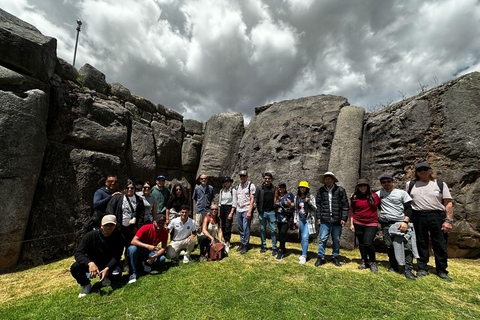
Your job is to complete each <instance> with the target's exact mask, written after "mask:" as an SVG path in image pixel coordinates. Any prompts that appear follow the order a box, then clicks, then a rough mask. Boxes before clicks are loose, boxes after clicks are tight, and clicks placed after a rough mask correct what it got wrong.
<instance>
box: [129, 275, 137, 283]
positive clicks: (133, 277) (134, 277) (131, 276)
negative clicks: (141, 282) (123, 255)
mask: <svg viewBox="0 0 480 320" xmlns="http://www.w3.org/2000/svg"><path fill="white" fill-rule="evenodd" d="M136 281H137V275H136V274H135V273H132V274H131V275H130V277H129V278H128V283H134V282H136Z"/></svg>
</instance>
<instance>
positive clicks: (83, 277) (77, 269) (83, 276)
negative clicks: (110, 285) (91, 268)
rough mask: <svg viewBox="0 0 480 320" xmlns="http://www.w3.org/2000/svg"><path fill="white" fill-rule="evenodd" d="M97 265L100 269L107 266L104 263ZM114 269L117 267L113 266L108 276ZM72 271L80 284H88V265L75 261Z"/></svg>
mask: <svg viewBox="0 0 480 320" xmlns="http://www.w3.org/2000/svg"><path fill="white" fill-rule="evenodd" d="M95 264H96V263H95ZM97 267H98V270H100V271H102V270H103V269H105V267H106V266H105V265H102V264H97ZM113 269H115V268H112V269H109V270H108V276H110V275H111V273H112V271H113ZM70 273H71V274H72V276H73V277H74V278H75V280H77V282H78V284H79V285H81V286H86V285H88V284H89V283H90V279H88V278H87V273H88V265H85V264H80V263H78V262H75V263H74V264H72V266H71V267H70Z"/></svg>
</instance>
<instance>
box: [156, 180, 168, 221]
mask: <svg viewBox="0 0 480 320" xmlns="http://www.w3.org/2000/svg"><path fill="white" fill-rule="evenodd" d="M165 180H166V179H165V176H162V175H159V176H158V177H157V185H156V186H154V187H153V188H152V195H153V196H154V197H155V198H156V199H157V212H156V214H157V215H160V214H165V212H166V210H167V207H166V206H167V201H168V198H169V197H170V191H169V190H168V188H166V187H165Z"/></svg>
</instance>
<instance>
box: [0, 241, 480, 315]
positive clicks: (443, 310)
mask: <svg viewBox="0 0 480 320" xmlns="http://www.w3.org/2000/svg"><path fill="white" fill-rule="evenodd" d="M234 240H238V236H237V237H235V238H234ZM252 242H253V243H254V244H255V243H256V244H257V246H256V247H255V248H254V249H253V250H251V251H249V252H248V253H247V254H246V255H244V256H242V255H240V254H238V253H237V252H232V253H231V255H230V257H228V258H226V259H224V260H223V261H221V262H194V263H190V264H186V265H184V264H182V263H180V266H179V267H177V268H170V269H167V268H165V269H163V270H159V271H154V272H152V274H150V275H146V276H142V277H140V278H138V280H137V282H136V283H134V284H130V285H126V284H125V283H126V277H125V276H124V278H123V281H122V283H117V284H114V288H110V287H108V288H100V286H99V284H98V283H97V284H96V285H95V283H96V281H94V282H93V283H92V284H94V286H93V287H94V289H93V292H92V294H90V295H87V296H86V297H84V298H82V299H78V298H77V295H78V293H79V291H80V286H78V285H77V284H76V282H75V280H74V279H73V278H72V277H71V276H70V275H69V273H68V267H69V265H70V264H71V263H72V262H73V259H72V258H69V259H65V260H61V261H58V262H54V263H51V264H49V265H45V266H39V267H35V268H30V269H25V270H20V271H17V272H14V273H9V274H3V275H1V276H0V286H1V288H3V290H1V291H2V292H0V301H1V302H2V303H1V306H0V319H154V318H155V319H292V318H293V319H298V318H306V319H312V318H328V319H331V318H337V319H362V318H364V319H469V318H470V319H474V318H477V319H478V318H480V266H479V263H478V262H479V261H478V260H464V259H450V260H449V263H450V265H449V270H450V272H451V276H452V277H453V278H454V282H453V283H448V282H445V281H444V280H441V279H440V278H438V277H436V276H435V275H433V274H432V275H430V276H428V277H426V278H421V279H418V280H417V281H409V280H406V279H405V278H404V277H403V276H402V275H399V274H392V273H387V272H386V268H385V267H386V260H387V258H386V255H384V254H378V260H379V261H380V262H381V263H383V266H380V272H379V273H377V274H373V273H372V272H370V271H368V270H357V266H358V261H359V254H358V252H357V251H341V254H342V260H344V261H346V262H347V263H346V264H345V265H344V266H343V267H342V268H337V267H335V266H333V265H332V264H327V265H325V266H321V267H318V268H315V267H314V262H315V259H314V258H315V254H314V253H315V252H316V245H315V244H311V245H310V248H309V252H310V255H309V259H310V260H309V261H308V262H307V264H306V265H300V264H298V255H299V253H300V246H299V244H288V246H287V248H288V249H290V250H289V252H291V254H290V255H289V256H288V257H286V258H285V259H284V261H282V262H276V261H275V259H274V258H273V257H272V256H271V255H270V251H268V252H267V253H266V254H260V253H258V248H259V247H258V244H259V240H258V238H253V239H252ZM268 244H269V245H270V243H269V242H268ZM329 252H330V251H327V253H329Z"/></svg>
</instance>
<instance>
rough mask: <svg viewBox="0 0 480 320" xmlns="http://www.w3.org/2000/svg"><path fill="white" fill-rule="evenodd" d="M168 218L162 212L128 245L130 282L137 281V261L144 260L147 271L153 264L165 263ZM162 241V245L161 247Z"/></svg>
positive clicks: (141, 229) (143, 227)
mask: <svg viewBox="0 0 480 320" xmlns="http://www.w3.org/2000/svg"><path fill="white" fill-rule="evenodd" d="M166 221H167V218H166V217H165V215H163V214H161V215H158V216H156V217H155V221H154V222H153V224H146V225H144V226H142V227H141V228H140V229H139V230H138V231H137V233H136V234H135V237H133V239H132V242H131V245H130V247H128V252H129V259H130V278H129V281H128V283H133V282H135V281H137V262H138V260H140V261H142V264H143V268H144V271H145V272H147V273H148V272H150V271H151V270H152V267H151V266H152V265H155V266H159V265H161V264H163V263H165V251H166V249H167V241H168V231H167V229H165V222H166ZM160 243H162V247H161V248H160Z"/></svg>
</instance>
